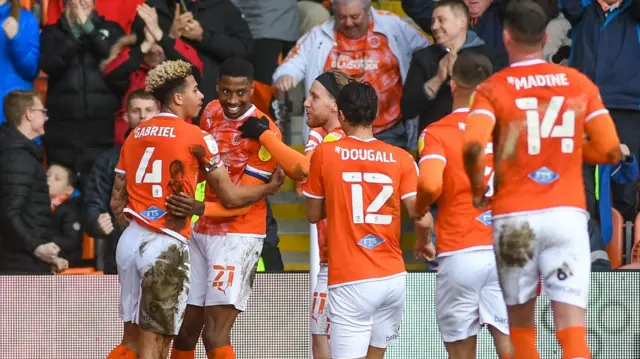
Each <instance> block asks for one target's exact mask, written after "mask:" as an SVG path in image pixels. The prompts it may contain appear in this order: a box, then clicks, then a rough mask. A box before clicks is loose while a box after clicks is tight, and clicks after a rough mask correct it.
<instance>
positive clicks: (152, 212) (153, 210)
mask: <svg viewBox="0 0 640 359" xmlns="http://www.w3.org/2000/svg"><path fill="white" fill-rule="evenodd" d="M165 214H167V211H164V210H162V209H160V208H158V207H156V206H151V207H149V208H147V209H145V210H144V211H142V212H140V215H141V216H142V217H144V218H146V219H148V220H151V221H157V220H158V219H160V218H162V216H164V215H165Z"/></svg>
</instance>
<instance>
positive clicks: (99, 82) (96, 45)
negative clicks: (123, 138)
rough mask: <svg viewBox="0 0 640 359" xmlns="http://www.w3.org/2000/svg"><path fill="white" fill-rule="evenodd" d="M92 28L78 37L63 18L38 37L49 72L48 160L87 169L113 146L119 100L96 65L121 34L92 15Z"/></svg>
mask: <svg viewBox="0 0 640 359" xmlns="http://www.w3.org/2000/svg"><path fill="white" fill-rule="evenodd" d="M91 21H92V23H93V25H94V27H95V29H94V30H93V31H92V32H91V33H90V34H87V35H84V34H83V35H82V36H80V37H79V38H76V37H75V36H74V35H73V33H72V31H71V26H70V24H69V22H68V21H67V18H66V16H62V17H60V20H58V22H57V23H56V24H54V25H49V26H45V27H44V28H43V29H42V33H41V35H40V45H41V58H40V66H41V68H42V70H43V71H44V72H45V73H46V74H47V75H48V76H49V88H48V92H47V107H48V109H49V121H47V124H46V127H45V135H44V145H45V148H46V149H47V157H48V159H49V161H51V162H57V163H61V164H63V165H65V166H67V167H69V168H72V169H74V170H75V171H77V172H81V173H87V172H89V170H90V169H91V164H92V163H93V161H94V160H95V158H96V157H98V155H99V154H100V153H102V151H104V150H106V149H108V148H111V147H113V123H114V118H115V113H116V112H117V111H118V109H119V108H120V99H119V98H118V97H117V96H115V95H114V94H113V93H111V91H110V90H109V88H108V87H107V85H106V83H105V81H104V79H103V77H102V73H101V72H100V68H99V66H100V63H101V62H102V61H103V60H105V59H106V58H107V57H108V56H109V50H110V49H111V46H113V45H114V44H115V42H116V41H117V40H118V39H120V38H121V37H122V36H123V35H124V31H123V30H122V28H121V27H120V25H118V24H117V23H115V22H112V21H107V20H105V19H104V18H102V17H100V16H99V15H97V14H96V13H94V15H93V16H92V17H91Z"/></svg>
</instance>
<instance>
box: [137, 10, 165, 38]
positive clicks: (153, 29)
mask: <svg viewBox="0 0 640 359" xmlns="http://www.w3.org/2000/svg"><path fill="white" fill-rule="evenodd" d="M137 12H138V16H140V18H141V19H142V21H144V24H145V25H146V28H147V29H148V30H149V32H150V33H151V35H153V38H154V39H155V40H156V42H158V41H160V40H161V39H162V35H163V32H162V29H161V28H160V25H159V23H158V13H157V12H156V9H155V8H152V7H151V6H149V5H147V4H140V5H138V9H137Z"/></svg>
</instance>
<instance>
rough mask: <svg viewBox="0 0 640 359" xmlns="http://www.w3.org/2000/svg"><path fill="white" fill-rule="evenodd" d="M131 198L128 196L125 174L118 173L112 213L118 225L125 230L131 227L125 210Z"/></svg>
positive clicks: (113, 194)
mask: <svg viewBox="0 0 640 359" xmlns="http://www.w3.org/2000/svg"><path fill="white" fill-rule="evenodd" d="M128 200H129V197H128V196H127V181H126V176H125V175H124V174H123V173H116V176H115V180H114V181H113V190H112V191H111V202H110V203H109V204H110V206H111V212H113V215H114V217H115V219H116V223H118V226H120V228H122V229H123V230H124V229H125V228H127V226H128V225H129V220H128V219H127V217H126V216H125V215H124V209H125V207H126V206H127V202H128Z"/></svg>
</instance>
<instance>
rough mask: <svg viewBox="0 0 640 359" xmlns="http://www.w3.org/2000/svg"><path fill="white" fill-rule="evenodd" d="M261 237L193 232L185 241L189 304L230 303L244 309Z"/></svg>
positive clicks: (257, 259)
mask: <svg viewBox="0 0 640 359" xmlns="http://www.w3.org/2000/svg"><path fill="white" fill-rule="evenodd" d="M263 242H264V239H263V238H256V237H248V236H238V235H232V234H229V235H226V236H211V235H205V234H200V233H195V232H194V233H193V234H192V235H191V240H190V241H189V253H190V255H191V289H190V291H189V299H188V303H189V305H195V306H198V307H203V306H207V307H209V306H214V305H233V306H234V307H235V308H236V309H238V310H240V311H244V310H245V309H246V308H247V303H248V302H249V296H250V295H251V288H252V286H253V279H254V278H255V275H256V269H257V266H258V261H259V260H260V255H262V244H263Z"/></svg>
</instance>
